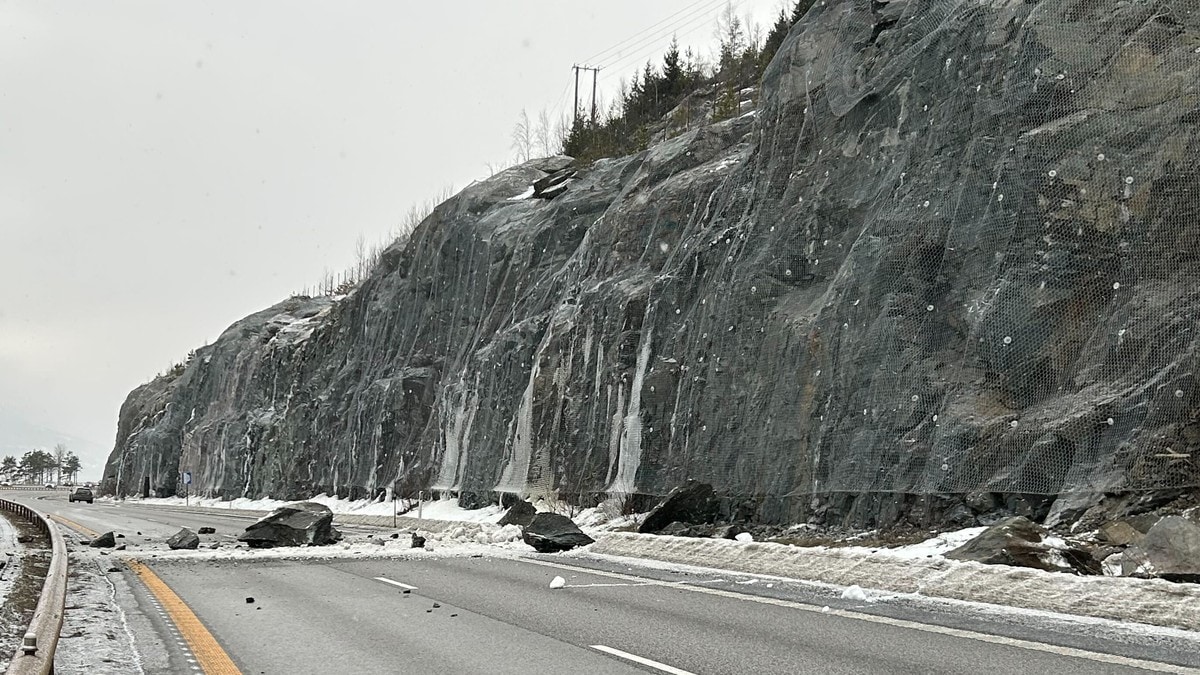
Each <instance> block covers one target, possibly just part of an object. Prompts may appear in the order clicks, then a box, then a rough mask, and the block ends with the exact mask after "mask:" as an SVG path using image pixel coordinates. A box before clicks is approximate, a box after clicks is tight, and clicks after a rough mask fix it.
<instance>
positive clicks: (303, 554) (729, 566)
mask: <svg viewBox="0 0 1200 675" xmlns="http://www.w3.org/2000/svg"><path fill="white" fill-rule="evenodd" d="M145 501H146V503H161V504H172V505H173V504H174V502H175V500H169V499H166V500H145ZM178 501H179V502H180V503H179V505H180V506H182V500H178ZM313 501H322V500H321V499H320V498H318V499H314V500H313ZM243 502H245V503H234V504H230V506H234V507H236V508H241V509H245V508H247V507H248V506H253V507H256V510H258V509H263V508H264V507H265V508H273V506H275V505H277V504H276V503H274V502H263V501H262V500H259V502H255V503H251V502H248V501H246V500H243ZM222 503H223V504H229V503H228V502H222ZM278 503H279V504H281V503H283V502H278ZM322 503H326V504H328V505H329V506H330V507H331V509H332V510H334V512H335V513H337V514H339V516H338V517H337V521H338V522H354V523H358V524H364V525H376V526H381V527H389V526H391V524H392V517H391V515H390V514H391V511H390V507H391V503H390V502H386V503H384V504H376V505H375V506H374V507H371V506H370V505H365V506H364V505H362V504H361V503H359V504H357V505H355V508H347V506H350V505H351V504H354V503H347V502H341V503H339V501H338V500H328V499H326V500H325V501H322ZM383 505H386V506H387V507H388V511H387V513H388V515H386V516H382V515H375V514H373V513H372V512H373V511H375V510H377V509H378V507H380V506H383ZM415 513H416V511H415V510H413V511H410V512H409V515H407V516H401V517H399V518H397V519H396V525H397V527H398V528H400V529H401V530H404V531H405V534H400V533H396V534H397V536H396V537H395V538H393V537H392V536H391V535H390V534H388V533H380V534H377V535H371V536H369V537H364V536H353V537H348V538H347V540H346V541H344V542H342V543H340V544H338V545H335V546H328V547H314V548H303V549H293V548H289V549H266V550H251V549H246V548H223V549H213V550H204V549H202V550H200V551H165V550H159V551H153V552H152V551H144V552H141V553H138V554H137V555H139V556H142V555H145V556H154V557H159V558H174V557H186V558H189V559H202V560H217V559H231V560H243V559H260V558H267V559H281V558H284V559H297V558H320V559H328V558H397V557H414V556H420V557H427V556H467V555H476V556H479V555H487V556H517V555H523V554H527V553H529V552H530V550H529V547H528V546H526V545H525V544H524V543H522V542H521V534H520V528H518V527H516V526H512V525H509V526H505V527H500V526H498V525H495V524H494V523H493V522H490V521H494V520H496V519H498V518H499V516H500V514H501V511H500V509H499V508H498V507H491V508H489V509H480V510H476V511H467V510H464V509H461V508H460V507H458V505H457V502H455V501H454V500H442V501H440V502H434V503H432V504H426V505H424V506H423V508H422V513H423V515H425V516H426V517H425V518H422V519H418V518H414V517H412V514H415ZM435 514H436V516H437V517H430V516H434V515H435ZM576 521H577V522H579V523H580V525H581V526H582V527H583V528H584V530H585V531H586V532H587V533H588V534H589V535H591V536H592V537H593V538H595V539H596V543H595V544H593V545H592V546H589V547H587V549H586V550H584V551H583V552H581V555H588V554H598V555H609V556H622V557H632V558H641V559H645V560H655V561H660V562H664V563H673V564H681V565H689V566H696V567H708V568H715V569H720V570H727V571H730V572H741V573H748V574H761V575H769V576H777V577H786V578H792V579H798V580H803V581H812V582H820V583H827V584H834V585H838V586H847V587H849V586H859V587H866V588H869V589H874V590H877V591H883V592H891V593H907V594H917V595H922V596H927V597H930V598H945V599H951V600H963V601H968V602H983V603H991V604H996V605H1005V606H1011V607H1020V608H1025V609H1033V610H1041V611H1047V612H1056V613H1061V614H1073V615H1078V616H1090V617H1097V618H1103V619H1112V620H1117V621H1134V622H1139V623H1144V624H1150V625H1157V626H1166V627H1172V628H1182V629H1186V630H1192V631H1200V585H1198V584H1186V583H1172V582H1168V581H1163V580H1157V579H1136V578H1128V577H1101V576H1075V575H1071V574H1064V573H1055V572H1044V571H1041V570H1035V569H1029V568H1021V567H1009V566H1004V565H984V564H981V563H975V562H959V561H954V560H949V559H946V558H944V557H943V556H942V554H943V553H945V552H947V551H950V550H952V549H954V548H956V547H958V546H959V545H961V544H962V543H964V542H966V541H967V540H969V539H971V538H972V537H974V536H975V535H977V534H979V532H980V531H982V530H983V529H984V528H978V527H977V528H968V529H964V530H960V531H958V532H949V533H943V534H941V535H938V536H935V537H932V538H930V539H928V540H926V541H924V542H921V543H917V544H913V545H910V546H902V547H898V548H866V547H820V546H816V547H798V546H792V545H787V544H777V543H771V542H754V541H749V540H747V538H746V537H743V538H742V539H741V540H728V539H705V538H695V537H673V536H666V535H652V534H637V533H633V532H614V531H610V529H609V528H612V527H613V526H619V525H625V524H628V522H627V519H616V520H606V518H605V517H604V514H603V513H601V512H592V511H589V512H585V513H582V514H578V516H577V518H576ZM407 532H420V533H421V534H422V535H424V536H426V537H427V539H428V543H427V549H413V548H411V545H410V541H409V539H408V536H407Z"/></svg>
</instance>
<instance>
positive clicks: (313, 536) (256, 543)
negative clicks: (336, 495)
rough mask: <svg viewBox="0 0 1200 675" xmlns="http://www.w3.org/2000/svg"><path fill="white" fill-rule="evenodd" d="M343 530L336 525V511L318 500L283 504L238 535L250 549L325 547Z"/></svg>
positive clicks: (337, 539) (338, 537) (338, 536)
mask: <svg viewBox="0 0 1200 675" xmlns="http://www.w3.org/2000/svg"><path fill="white" fill-rule="evenodd" d="M341 538H342V533H341V532H338V531H337V528H335V527H334V526H333V512H332V511H330V510H329V507H327V506H325V505H323V504H317V503H315V502H296V503H294V504H284V505H283V506H280V507H278V508H276V509H275V510H274V511H272V512H270V513H269V514H267V515H265V516H263V517H262V518H260V519H259V520H258V521H257V522H255V523H254V524H252V525H250V526H249V527H247V528H246V531H245V532H243V533H242V534H241V536H239V537H238V541H241V542H245V543H246V544H248V545H249V546H250V548H274V547H276V546H326V545H329V544H334V543H337V542H338V541H339V540H341Z"/></svg>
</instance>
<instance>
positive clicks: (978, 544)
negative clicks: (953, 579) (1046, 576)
mask: <svg viewBox="0 0 1200 675" xmlns="http://www.w3.org/2000/svg"><path fill="white" fill-rule="evenodd" d="M1045 535H1046V530H1045V529H1044V528H1043V527H1041V526H1040V525H1038V524H1036V523H1034V522H1032V521H1030V520H1029V519H1028V518H1025V517H1024V516H1012V517H1010V518H1005V519H1004V520H1002V521H1000V522H998V523H996V524H995V525H992V526H991V527H989V528H988V529H986V530H984V531H983V532H980V533H979V534H978V535H977V536H976V537H975V538H974V539H972V540H970V541H968V542H967V543H965V544H963V545H962V546H959V547H958V548H956V549H954V550H953V551H950V552H949V553H947V554H946V557H947V558H950V559H951V560H973V561H975V562H981V563H985V564H988V565H1014V566H1017V567H1034V568H1037V569H1042V570H1049V571H1057V570H1058V569H1059V568H1058V567H1056V566H1054V565H1051V564H1049V563H1047V562H1046V554H1047V553H1048V552H1049V550H1050V549H1049V547H1047V546H1046V545H1045V544H1042V543H1041V542H1042V539H1043V538H1044V537H1045Z"/></svg>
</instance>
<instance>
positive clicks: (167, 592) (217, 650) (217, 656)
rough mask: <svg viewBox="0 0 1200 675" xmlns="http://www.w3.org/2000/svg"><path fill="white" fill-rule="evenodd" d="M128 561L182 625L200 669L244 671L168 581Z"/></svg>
mask: <svg viewBox="0 0 1200 675" xmlns="http://www.w3.org/2000/svg"><path fill="white" fill-rule="evenodd" d="M125 564H126V565H129V569H131V570H133V571H134V573H135V574H137V575H138V578H140V579H141V580H142V583H144V584H146V588H148V589H150V592H151V593H153V594H154V597H156V598H158V602H159V604H161V605H162V606H163V609H165V610H167V614H168V615H169V616H170V617H171V621H173V622H174V623H175V626H176V627H177V628H179V634H180V635H182V636H183V639H185V640H187V643H188V648H190V649H191V650H192V654H193V655H195V657H196V661H198V662H199V664H200V668H202V669H203V670H204V672H205V673H208V674H209V675H241V671H240V670H238V668H237V666H235V665H234V664H233V659H231V658H229V655H228V654H226V653H225V650H224V649H222V648H221V645H220V644H218V643H217V640H216V638H214V637H213V636H212V633H210V632H208V629H207V628H205V627H204V624H203V623H201V622H200V618H199V617H197V616H196V615H195V613H193V612H192V609H191V608H190V607H188V606H187V603H185V602H184V601H183V598H180V597H179V596H178V595H176V594H175V591H173V590H171V587H170V586H168V585H167V583H166V582H165V581H163V580H162V579H160V578H159V577H158V575H157V574H155V573H154V571H153V570H151V569H150V568H149V567H147V566H146V565H144V564H143V563H142V562H141V561H138V560H134V559H132V558H126V559H125Z"/></svg>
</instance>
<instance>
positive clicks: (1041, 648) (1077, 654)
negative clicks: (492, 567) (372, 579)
mask: <svg viewBox="0 0 1200 675" xmlns="http://www.w3.org/2000/svg"><path fill="white" fill-rule="evenodd" d="M523 560H524V562H527V563H531V564H534V565H542V566H545V567H554V568H557V569H562V570H570V571H572V572H583V573H585V574H594V575H596V576H601V577H610V578H613V579H625V580H628V581H641V582H646V583H645V584H642V585H649V586H667V587H670V588H678V589H682V590H686V591H693V592H696V593H707V594H709V595H717V596H721V597H724V598H731V599H734V600H746V601H749V602H757V603H760V604H764V605H775V606H777V607H787V608H789V609H798V610H801V611H804V612H815V613H818V614H825V615H827V616H828V615H833V616H839V617H842V618H846V619H856V620H858V621H867V622H870V623H879V624H886V625H889V626H895V627H897V628H909V629H912V630H919V631H923V632H926V633H937V634H940V635H949V636H951V637H957V638H962V639H966V640H978V641H980V642H990V643H992V644H997V645H1004V646H1007V647H1015V648H1017V649H1027V650H1029V651H1034V652H1045V653H1048V654H1057V655H1059V656H1069V657H1074V658H1077V659H1086V660H1088V661H1097V662H1100V663H1111V664H1116V665H1121V666H1128V667H1131V668H1142V669H1143V670H1149V671H1153V672H1157V673H1185V674H1190V675H1200V669H1198V668H1190V667H1188V666H1178V665H1175V664H1173V663H1163V662H1161V661H1146V660H1143V659H1137V658H1133V657H1129V656H1120V655H1117V654H1105V653H1103V652H1093V651H1088V650H1086V649H1077V648H1075V647H1061V646H1059V645H1052V644H1047V643H1043V642H1031V641H1029V640H1022V639H1020V638H1011V637H1004V636H1002V635H990V634H988V633H977V632H975V631H971V630H966V629H962V628H947V627H945V626H937V625H934V624H925V623H919V622H917V621H909V620H907V619H893V618H891V617H888V616H880V615H877V614H864V613H862V612H853V611H848V610H844V609H828V610H827V609H825V608H823V607H817V606H816V605H808V604H804V603H802V602H795V601H793V600H781V599H779V598H767V597H762V596H757V595H750V594H748V593H737V592H734V591H727V590H724V589H720V588H704V587H702V586H695V585H693V584H691V583H690V582H688V581H662V580H659V579H651V578H649V577H639V576H634V575H632V574H622V573H620V572H608V571H606V570H595V569H591V568H588V567H575V566H572V565H564V564H562V563H556V562H551V561H549V560H534V559H532V558H524V559H523Z"/></svg>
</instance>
